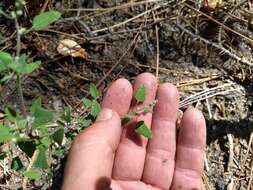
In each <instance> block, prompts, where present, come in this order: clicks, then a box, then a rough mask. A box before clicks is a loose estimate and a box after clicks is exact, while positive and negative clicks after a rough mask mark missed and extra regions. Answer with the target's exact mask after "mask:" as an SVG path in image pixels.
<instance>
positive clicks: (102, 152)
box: [62, 108, 122, 190]
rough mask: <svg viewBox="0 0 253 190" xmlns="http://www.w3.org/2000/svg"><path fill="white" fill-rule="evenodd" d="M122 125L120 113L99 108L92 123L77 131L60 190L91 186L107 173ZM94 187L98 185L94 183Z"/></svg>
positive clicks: (108, 173) (90, 189) (90, 187)
mask: <svg viewBox="0 0 253 190" xmlns="http://www.w3.org/2000/svg"><path fill="white" fill-rule="evenodd" d="M121 132H122V128H121V121H120V117H119V116H118V114H117V113H116V112H113V111H112V110H110V109H107V108H105V109H103V110H102V111H101V112H100V114H99V116H98V119H97V121H96V122H95V124H93V125H92V126H91V127H90V128H88V129H86V130H84V131H83V132H82V133H80V134H79V135H78V136H77V137H76V139H75V141H74V143H73V146H72V148H71V151H70V154H69V157H68V161H67V164H66V168H65V176H64V183H63V188H62V190H69V189H71V190H77V189H78V190H79V189H80V188H81V189H89V190H94V189H95V187H96V186H97V184H98V183H100V187H102V186H103V185H106V184H101V179H105V178H108V179H110V177H111V172H112V166H113V160H114V155H115V151H116V148H117V147H118V144H119V141H120V136H121ZM96 189H102V188H99V187H96Z"/></svg>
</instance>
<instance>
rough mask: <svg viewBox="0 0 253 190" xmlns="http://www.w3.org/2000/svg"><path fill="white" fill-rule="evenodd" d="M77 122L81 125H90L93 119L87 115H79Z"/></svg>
mask: <svg viewBox="0 0 253 190" xmlns="http://www.w3.org/2000/svg"><path fill="white" fill-rule="evenodd" d="M77 123H78V124H79V125H81V127H89V126H90V125H91V123H92V121H91V120H90V119H86V118H85V117H79V118H78V119H77Z"/></svg>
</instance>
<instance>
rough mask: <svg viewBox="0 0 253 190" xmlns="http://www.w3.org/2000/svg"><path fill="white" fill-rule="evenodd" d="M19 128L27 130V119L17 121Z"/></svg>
mask: <svg viewBox="0 0 253 190" xmlns="http://www.w3.org/2000/svg"><path fill="white" fill-rule="evenodd" d="M17 127H18V128H19V129H25V128H26V127H27V120H26V119H21V120H18V121H17Z"/></svg>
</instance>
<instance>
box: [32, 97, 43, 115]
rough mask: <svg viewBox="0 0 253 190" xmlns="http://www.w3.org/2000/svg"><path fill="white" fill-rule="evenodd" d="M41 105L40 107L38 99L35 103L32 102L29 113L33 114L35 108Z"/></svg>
mask: <svg viewBox="0 0 253 190" xmlns="http://www.w3.org/2000/svg"><path fill="white" fill-rule="evenodd" d="M41 105H42V103H41V99H40V98H38V99H36V100H35V101H33V103H32V106H31V108H30V111H31V113H34V112H35V108H37V107H41Z"/></svg>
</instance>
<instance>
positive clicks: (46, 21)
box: [32, 11, 61, 31]
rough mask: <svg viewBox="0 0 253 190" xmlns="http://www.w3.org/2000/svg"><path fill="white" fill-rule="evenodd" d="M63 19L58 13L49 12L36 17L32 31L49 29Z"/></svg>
mask: <svg viewBox="0 0 253 190" xmlns="http://www.w3.org/2000/svg"><path fill="white" fill-rule="evenodd" d="M60 17H61V13H60V12H58V11H48V12H44V13H41V14H39V15H37V16H36V17H34V19H33V21H32V29H34V30H36V31H38V30H43V29H45V28H47V27H48V26H49V25H50V24H52V23H54V22H55V21H57V20H58V19H59V18H60Z"/></svg>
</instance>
